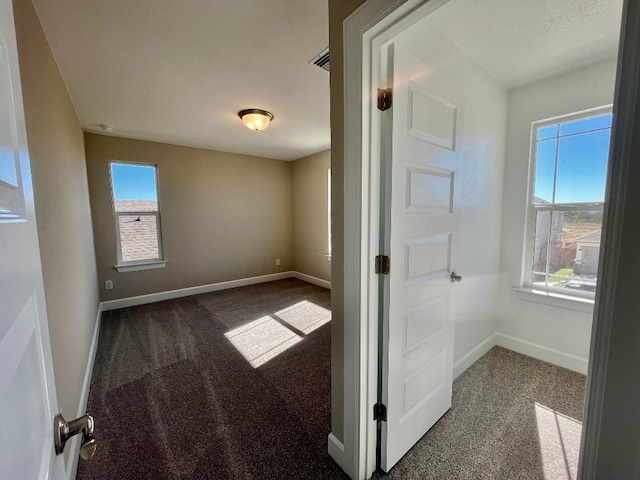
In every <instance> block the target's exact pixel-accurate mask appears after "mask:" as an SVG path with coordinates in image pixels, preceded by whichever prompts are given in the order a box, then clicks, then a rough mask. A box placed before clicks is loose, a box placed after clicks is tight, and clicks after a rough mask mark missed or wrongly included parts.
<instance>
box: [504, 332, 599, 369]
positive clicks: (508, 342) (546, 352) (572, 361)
mask: <svg viewBox="0 0 640 480" xmlns="http://www.w3.org/2000/svg"><path fill="white" fill-rule="evenodd" d="M496 345H498V346H500V347H503V348H507V349H509V350H513V351H514V352H518V353H521V354H523V355H528V356H529V357H533V358H537V359H538V360H542V361H543V362H547V363H551V364H553V365H557V366H559V367H563V368H566V369H568V370H573V371H574V372H578V373H582V374H583V375H586V374H587V369H588V366H589V360H588V359H587V358H581V357H578V356H576V355H571V354H569V353H565V352H561V351H560V350H554V349H553V348H549V347H544V346H542V345H538V344H537V343H533V342H527V341H525V340H520V339H519V338H514V337H510V336H508V335H503V334H501V333H497V334H496Z"/></svg>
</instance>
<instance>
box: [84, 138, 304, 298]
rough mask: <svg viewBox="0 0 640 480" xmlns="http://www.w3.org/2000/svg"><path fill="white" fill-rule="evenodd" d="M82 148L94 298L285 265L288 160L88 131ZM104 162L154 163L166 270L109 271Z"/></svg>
mask: <svg viewBox="0 0 640 480" xmlns="http://www.w3.org/2000/svg"><path fill="white" fill-rule="evenodd" d="M85 147H86V151H87V171H88V175H89V189H90V192H91V210H92V214H93V229H94V235H95V239H96V260H97V265H98V277H99V280H100V291H101V298H102V300H113V299H117V298H126V297H131V296H136V295H144V294H148V293H155V292H162V291H167V290H174V289H178V288H186V287H192V286H199V285H207V284H211V283H217V282H224V281H228V280H235V279H239V278H247V277H254V276H258V275H266V274H270V273H276V272H284V271H288V270H292V269H293V254H292V250H293V247H292V208H291V163H290V162H284V161H279V160H270V159H265V158H259V157H252V156H246V155H236V154H231V153H224V152H216V151H212V150H203V149H198V148H190V147H181V146H177V145H168V144H163V143H156V142H147V141H141V140H131V139H125V138H119V137H111V136H104V135H95V134H85ZM111 160H120V161H134V162H143V163H151V164H155V165H157V166H158V182H159V194H160V208H161V213H160V215H161V222H162V242H163V247H164V258H165V260H167V262H168V263H167V266H166V268H163V269H158V270H147V271H141V272H128V273H118V272H117V271H116V270H115V269H114V265H115V264H116V238H115V226H114V218H113V212H112V209H111V188H110V183H109V161H111ZM276 258H279V259H280V262H281V263H280V265H279V266H276V264H275V260H276ZM107 279H109V280H113V290H105V289H104V281H105V280H107Z"/></svg>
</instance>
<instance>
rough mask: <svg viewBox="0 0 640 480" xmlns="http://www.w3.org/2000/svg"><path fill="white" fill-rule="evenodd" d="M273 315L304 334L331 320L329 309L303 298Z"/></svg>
mask: <svg viewBox="0 0 640 480" xmlns="http://www.w3.org/2000/svg"><path fill="white" fill-rule="evenodd" d="M275 316H276V317H278V318H279V319H280V320H282V321H283V322H285V323H288V324H289V325H291V326H292V327H293V328H295V329H296V330H298V331H300V332H302V333H304V334H305V335H308V334H310V333H311V332H313V331H314V330H316V329H317V328H320V327H321V326H322V325H324V324H326V323H328V322H330V321H331V311H330V310H327V309H326V308H322V307H321V306H319V305H316V304H315V303H312V302H309V301H308V300H303V301H302V302H299V303H296V304H295V305H291V306H290V307H288V308H285V309H284V310H280V311H279V312H276V313H275Z"/></svg>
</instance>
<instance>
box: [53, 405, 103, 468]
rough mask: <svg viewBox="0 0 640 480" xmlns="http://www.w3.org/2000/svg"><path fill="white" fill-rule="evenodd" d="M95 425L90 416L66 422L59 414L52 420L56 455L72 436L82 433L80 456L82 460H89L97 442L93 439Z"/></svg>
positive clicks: (62, 449)
mask: <svg viewBox="0 0 640 480" xmlns="http://www.w3.org/2000/svg"><path fill="white" fill-rule="evenodd" d="M94 427H95V424H94V422H93V417H92V416H91V415H88V414H85V415H83V416H81V417H79V418H76V419H75V420H71V421H70V422H67V421H66V420H65V419H64V417H63V416H62V414H61V413H59V414H58V415H56V416H55V418H54V419H53V440H54V444H55V448H56V455H60V454H61V453H62V452H63V451H64V446H65V445H66V443H67V440H69V439H70V438H71V437H73V436H74V435H77V434H79V433H82V446H81V447H80V456H81V457H82V458H83V459H84V460H89V459H90V458H91V457H93V455H94V454H95V453H96V447H97V441H96V439H95V438H93V432H94Z"/></svg>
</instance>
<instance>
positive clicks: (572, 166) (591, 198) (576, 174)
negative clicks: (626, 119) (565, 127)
mask: <svg viewBox="0 0 640 480" xmlns="http://www.w3.org/2000/svg"><path fill="white" fill-rule="evenodd" d="M610 135H611V130H610V129H607V130H599V131H594V132H590V133H582V134H579V135H572V136H569V137H561V138H560V146H559V148H558V150H559V151H558V178H557V181H556V198H555V203H591V202H604V186H605V179H606V176H607V163H608V160H609V137H610Z"/></svg>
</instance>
